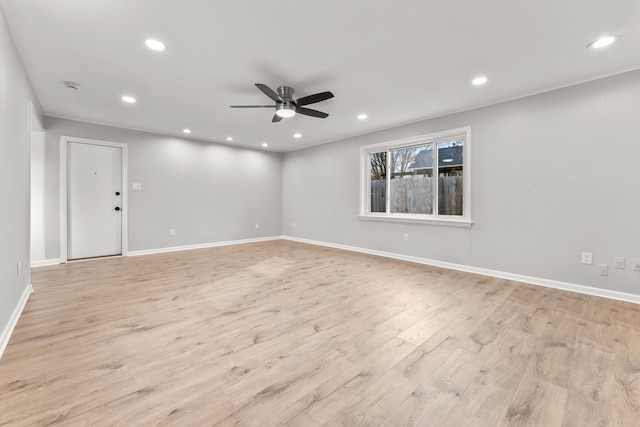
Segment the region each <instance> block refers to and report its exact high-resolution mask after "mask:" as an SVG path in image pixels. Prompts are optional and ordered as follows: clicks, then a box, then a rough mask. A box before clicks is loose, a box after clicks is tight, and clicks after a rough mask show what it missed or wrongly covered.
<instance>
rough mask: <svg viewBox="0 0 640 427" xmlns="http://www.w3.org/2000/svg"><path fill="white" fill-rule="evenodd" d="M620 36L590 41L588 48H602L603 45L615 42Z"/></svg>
mask: <svg viewBox="0 0 640 427" xmlns="http://www.w3.org/2000/svg"><path fill="white" fill-rule="evenodd" d="M617 38H618V36H606V37H601V38H599V39H598V40H596V41H593V42H591V43H589V44H588V45H587V48H590V49H600V48H602V47H606V46H609V45H610V44H611V43H613V42H614V41H616V39H617Z"/></svg>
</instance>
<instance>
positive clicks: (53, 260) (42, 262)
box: [31, 258, 60, 268]
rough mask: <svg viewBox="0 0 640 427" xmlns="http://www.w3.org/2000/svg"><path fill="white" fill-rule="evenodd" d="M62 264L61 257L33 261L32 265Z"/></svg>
mask: <svg viewBox="0 0 640 427" xmlns="http://www.w3.org/2000/svg"><path fill="white" fill-rule="evenodd" d="M58 264H60V258H58V259H43V260H42V261H31V267H32V268H33V267H46V266H48V265H58Z"/></svg>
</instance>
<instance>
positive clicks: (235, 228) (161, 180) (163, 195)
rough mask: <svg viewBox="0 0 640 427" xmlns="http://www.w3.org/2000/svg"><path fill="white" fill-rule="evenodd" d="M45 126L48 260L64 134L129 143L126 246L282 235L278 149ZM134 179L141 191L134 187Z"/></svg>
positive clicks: (75, 125)
mask: <svg viewBox="0 0 640 427" xmlns="http://www.w3.org/2000/svg"><path fill="white" fill-rule="evenodd" d="M44 124H45V129H46V154H45V156H46V168H45V169H46V171H45V173H46V184H45V194H46V196H45V211H46V213H45V218H46V219H45V230H46V257H47V258H48V259H57V258H59V256H60V202H59V200H60V185H59V184H60V183H59V181H60V178H59V176H60V136H62V135H63V136H72V137H80V138H89V139H97V140H105V141H112V142H121V143H126V144H127V146H128V153H129V165H128V173H129V176H128V178H129V183H128V188H129V199H128V201H129V213H128V219H129V251H137V250H148V249H158V248H166V247H174V246H185V245H195V244H206V243H213V242H223V241H229V240H239V239H251V238H258V237H268V236H278V235H280V234H281V233H282V229H281V225H282V154H279V153H271V152H267V151H259V150H251V149H246V148H239V147H233V146H229V145H223V144H215V143H210V142H202V141H197V140H191V139H187V138H178V137H172V136H164V135H158V134H153V133H147V132H139V131H133V130H127V129H121V128H116V127H110V126H100V125H95V124H90V123H84V122H78V121H73V120H64V119H59V118H52V117H45V122H44ZM134 182H135V183H141V184H142V191H131V183H134ZM255 223H259V224H260V228H259V229H256V228H255ZM170 228H173V229H175V230H176V235H175V236H169V229H170Z"/></svg>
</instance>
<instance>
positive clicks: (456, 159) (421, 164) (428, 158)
mask: <svg viewBox="0 0 640 427" xmlns="http://www.w3.org/2000/svg"><path fill="white" fill-rule="evenodd" d="M462 149H463V147H462V146H461V145H458V146H453V147H447V148H441V149H440V150H439V152H438V154H439V158H438V167H440V168H443V167H445V168H448V167H454V166H462V151H463V150H462ZM449 160H451V161H449ZM431 167H433V156H432V152H431V150H422V151H420V152H419V153H418V155H416V158H415V160H414V162H413V163H412V164H411V165H409V170H415V169H423V168H431Z"/></svg>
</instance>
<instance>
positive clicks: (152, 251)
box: [127, 236, 283, 256]
mask: <svg viewBox="0 0 640 427" xmlns="http://www.w3.org/2000/svg"><path fill="white" fill-rule="evenodd" d="M282 239H283V237H282V236H271V237H258V238H255V239H243V240H228V241H225V242H213V243H200V244H197V245H187V246H172V247H168V248H157V249H144V250H141V251H129V253H128V254H127V255H128V256H140V255H152V254H162V253H166V252H177V251H189V250H192V249H204V248H215V247H217V246H229V245H239V244H243V243H256V242H267V241H270V240H282Z"/></svg>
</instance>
